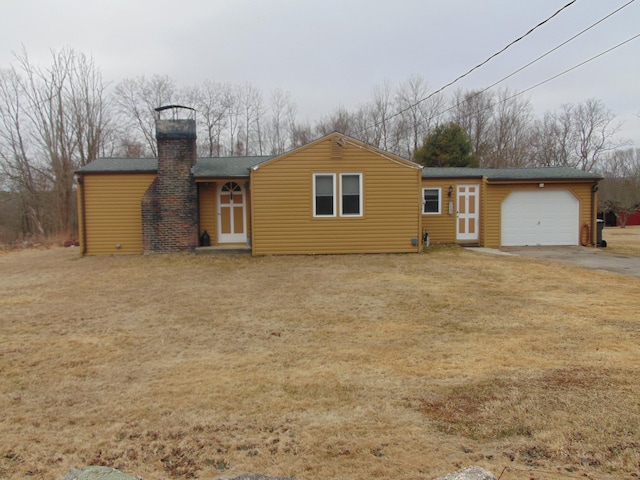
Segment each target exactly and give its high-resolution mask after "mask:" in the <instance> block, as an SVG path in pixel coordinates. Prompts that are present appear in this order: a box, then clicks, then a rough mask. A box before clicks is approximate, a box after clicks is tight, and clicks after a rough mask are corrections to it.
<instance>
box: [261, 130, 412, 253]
mask: <svg viewBox="0 0 640 480" xmlns="http://www.w3.org/2000/svg"><path fill="white" fill-rule="evenodd" d="M335 148H336V144H335V143H334V142H332V141H331V138H326V139H325V140H323V141H319V142H315V143H312V144H310V145H309V146H308V147H306V148H304V147H303V148H302V149H299V150H296V151H294V152H292V153H291V154H289V155H285V156H283V157H279V158H278V159H277V160H275V161H273V162H268V163H267V164H265V165H262V166H260V167H259V168H258V169H257V170H255V171H252V172H251V175H252V176H251V185H252V192H251V193H252V197H253V201H252V207H253V215H252V219H253V225H254V232H255V234H254V236H253V253H254V254H257V255H260V254H291V253H293V254H309V253H311V254H313V253H373V252H380V253H381V252H417V251H419V246H417V245H416V246H412V239H416V240H417V239H419V235H420V214H419V212H420V202H419V198H420V196H419V191H420V190H419V187H420V171H419V170H417V169H414V168H410V167H409V166H407V164H403V163H402V161H400V162H396V161H395V159H391V160H390V159H387V158H384V157H382V156H380V155H378V154H376V153H374V152H371V151H369V150H367V149H364V148H359V147H357V146H355V145H352V144H349V143H345V146H344V148H343V151H342V158H339V157H338V156H337V155H336V152H335ZM338 148H341V147H338ZM341 173H351V174H353V173H360V174H362V192H361V194H362V195H363V212H362V213H363V215H362V216H361V217H342V216H340V214H339V210H340V198H339V197H340V174H341ZM314 174H335V175H336V191H335V194H336V217H314V216H313V204H314V203H313V202H314V198H313V175H314Z"/></svg>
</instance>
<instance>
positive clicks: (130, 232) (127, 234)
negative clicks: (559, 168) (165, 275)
mask: <svg viewBox="0 0 640 480" xmlns="http://www.w3.org/2000/svg"><path fill="white" fill-rule="evenodd" d="M155 177H156V175H155V173H135V174H95V175H91V174H85V175H84V176H83V184H82V188H83V189H84V205H83V207H84V217H85V219H86V228H83V229H82V230H83V232H86V238H83V241H84V242H85V244H84V245H85V253H86V254H87V255H100V254H139V253H142V251H143V248H142V210H141V202H142V196H143V195H144V192H145V191H146V190H147V188H149V185H151V182H153V180H154V178H155ZM81 212H82V209H81ZM81 215H82V214H81ZM81 221H82V218H81ZM116 245H120V248H116Z"/></svg>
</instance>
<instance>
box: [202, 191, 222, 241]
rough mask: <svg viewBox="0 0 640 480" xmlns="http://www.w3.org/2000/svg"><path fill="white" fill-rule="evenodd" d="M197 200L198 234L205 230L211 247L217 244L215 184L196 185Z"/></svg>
mask: <svg viewBox="0 0 640 480" xmlns="http://www.w3.org/2000/svg"><path fill="white" fill-rule="evenodd" d="M198 198H199V202H200V232H199V234H200V235H202V233H203V232H204V231H205V230H206V231H207V233H208V234H209V237H210V238H211V245H216V244H217V238H218V235H217V233H216V232H217V231H218V225H217V223H216V221H217V205H216V184H215V183H214V182H204V183H198Z"/></svg>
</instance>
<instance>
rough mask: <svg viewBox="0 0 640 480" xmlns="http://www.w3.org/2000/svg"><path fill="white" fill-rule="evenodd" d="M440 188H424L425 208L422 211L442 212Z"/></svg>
mask: <svg viewBox="0 0 640 480" xmlns="http://www.w3.org/2000/svg"><path fill="white" fill-rule="evenodd" d="M440 191H441V190H440V189H439V188H423V189H422V198H423V210H422V213H431V214H436V213H440Z"/></svg>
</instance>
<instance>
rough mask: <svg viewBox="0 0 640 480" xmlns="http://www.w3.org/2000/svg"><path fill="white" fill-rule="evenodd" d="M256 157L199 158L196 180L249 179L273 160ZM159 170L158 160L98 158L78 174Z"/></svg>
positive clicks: (79, 170)
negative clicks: (251, 172) (254, 168)
mask: <svg viewBox="0 0 640 480" xmlns="http://www.w3.org/2000/svg"><path fill="white" fill-rule="evenodd" d="M272 158H273V157H271V156H255V157H208V158H207V157H205V158H199V159H198V161H197V164H196V168H195V169H194V176H195V177H196V178H209V177H249V168H251V167H252V166H254V165H258V164H259V163H262V162H266V161H267V160H270V159H272ZM157 170H158V159H157V158H97V159H96V160H94V161H93V162H91V163H89V164H88V165H85V166H84V167H82V168H80V169H78V170H77V172H78V173H147V172H149V173H153V172H156V171H157Z"/></svg>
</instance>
